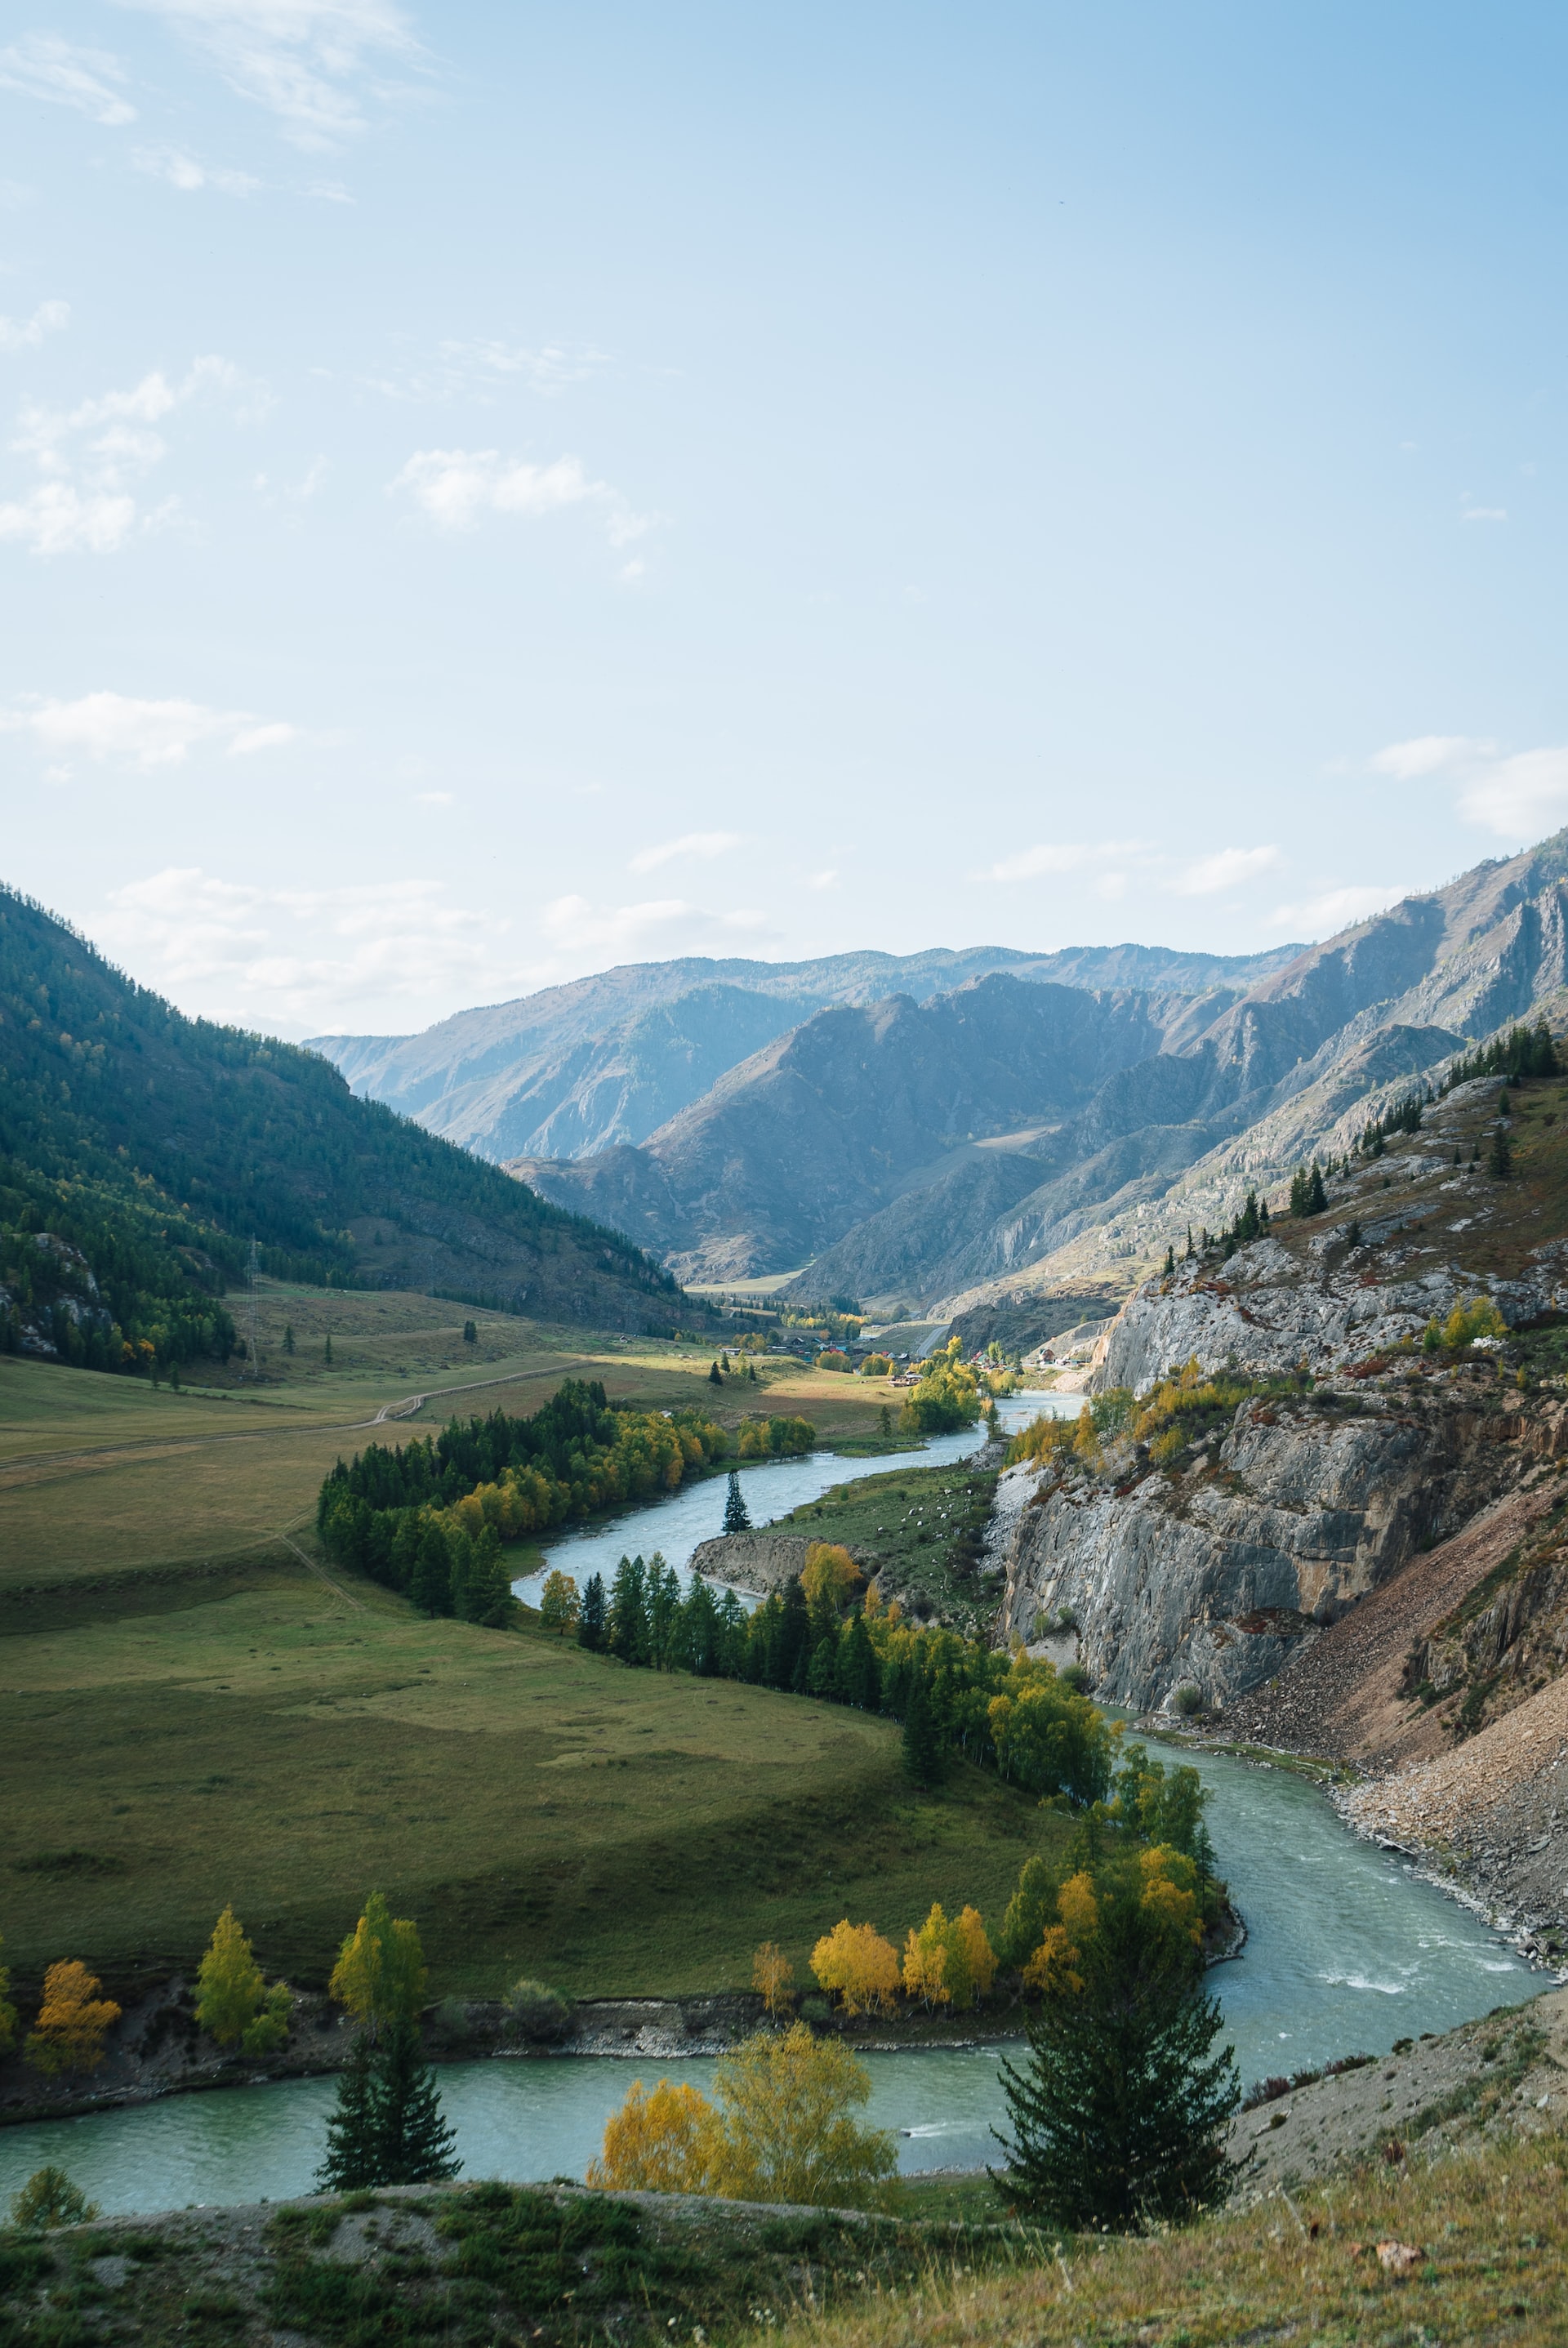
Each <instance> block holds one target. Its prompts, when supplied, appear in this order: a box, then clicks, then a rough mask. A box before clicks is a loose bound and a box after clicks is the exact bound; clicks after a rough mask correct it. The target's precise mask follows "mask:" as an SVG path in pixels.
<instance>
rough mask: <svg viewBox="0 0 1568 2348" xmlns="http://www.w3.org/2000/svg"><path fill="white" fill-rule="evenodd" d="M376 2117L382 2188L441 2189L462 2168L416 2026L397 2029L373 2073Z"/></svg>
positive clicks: (403, 2024)
mask: <svg viewBox="0 0 1568 2348" xmlns="http://www.w3.org/2000/svg"><path fill="white" fill-rule="evenodd" d="M372 2116H373V2126H374V2135H375V2142H376V2152H377V2163H378V2166H379V2169H380V2174H379V2176H378V2177H377V2178H376V2179H375V2182H376V2183H377V2185H437V2184H439V2183H440V2182H441V2180H442V2179H443V2178H449V2177H455V2176H456V2175H457V2173H458V2171H459V2168H461V2167H462V2163H461V2161H460V2160H458V2159H457V2158H456V2157H454V2156H455V2153H456V2148H457V2137H456V2136H455V2134H454V2133H453V2131H452V2129H451V2128H449V2127H448V2125H447V2123H446V2121H445V2120H444V2119H443V2118H442V2117H441V2100H440V2097H439V2096H438V2094H437V2093H436V2077H435V2074H434V2072H433V2071H432V2070H431V2069H430V2067H429V2065H428V2064H427V2063H426V2061H425V2060H424V2055H423V2050H422V2049H421V2047H420V2044H419V2026H418V2023H416V2022H410V2021H408V2020H407V2018H405V2019H403V2020H400V2021H397V2022H395V2023H393V2024H392V2025H391V2027H390V2029H389V2030H388V2031H387V2034H386V2036H385V2038H384V2039H383V2041H382V2044H381V2046H380V2048H379V2050H378V2051H377V2058H376V2062H375V2065H374V2068H373V2072H372Z"/></svg>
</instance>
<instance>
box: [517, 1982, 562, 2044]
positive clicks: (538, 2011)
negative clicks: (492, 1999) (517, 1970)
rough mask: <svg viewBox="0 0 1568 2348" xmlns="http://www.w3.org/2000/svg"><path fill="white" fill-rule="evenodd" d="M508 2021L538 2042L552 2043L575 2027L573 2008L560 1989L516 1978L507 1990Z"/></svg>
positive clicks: (522, 2036) (543, 1983)
mask: <svg viewBox="0 0 1568 2348" xmlns="http://www.w3.org/2000/svg"><path fill="white" fill-rule="evenodd" d="M506 2018H507V2025H508V2027H509V2029H510V2030H511V2031H512V2032H513V2033H514V2034H515V2035H516V2036H518V2037H520V2038H527V2039H530V2040H531V2041H532V2042H533V2043H534V2044H536V2045H543V2046H548V2045H553V2044H555V2043H556V2042H557V2041H558V2040H559V2039H562V2038H564V2037H565V2035H566V2034H567V2032H568V2031H569V2030H570V2029H571V2027H572V2008H571V2006H570V2005H569V2004H568V2003H567V2001H566V2000H565V1998H563V1997H562V1994H561V1992H560V1991H559V1990H558V1989H551V1988H549V1987H548V1986H547V1984H546V1983H545V1982H537V1981H519V1982H513V1983H512V1985H511V1989H509V1990H508V1992H507V1993H506Z"/></svg>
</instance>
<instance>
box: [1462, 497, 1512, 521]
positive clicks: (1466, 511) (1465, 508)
mask: <svg viewBox="0 0 1568 2348" xmlns="http://www.w3.org/2000/svg"><path fill="white" fill-rule="evenodd" d="M1460 520H1461V521H1506V520H1508V508H1507V507H1506V506H1472V505H1471V504H1470V501H1469V499H1468V498H1467V499H1465V500H1464V502H1463V504H1462V506H1461V508H1460Z"/></svg>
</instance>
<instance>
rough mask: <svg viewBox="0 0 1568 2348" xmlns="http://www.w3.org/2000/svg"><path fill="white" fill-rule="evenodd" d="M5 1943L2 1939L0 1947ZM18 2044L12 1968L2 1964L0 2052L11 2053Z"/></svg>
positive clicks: (0, 1975)
mask: <svg viewBox="0 0 1568 2348" xmlns="http://www.w3.org/2000/svg"><path fill="white" fill-rule="evenodd" d="M4 1947H5V1941H4V1940H3V1939H0V1949H3V1948H4ZM15 2044H16V2009H15V2006H14V2005H13V2004H12V2003H11V1968H10V1966H9V1965H0V2055H9V2053H10V2052H11V2049H12V2047H13V2046H15Z"/></svg>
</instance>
